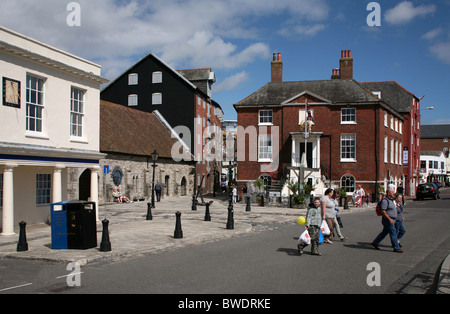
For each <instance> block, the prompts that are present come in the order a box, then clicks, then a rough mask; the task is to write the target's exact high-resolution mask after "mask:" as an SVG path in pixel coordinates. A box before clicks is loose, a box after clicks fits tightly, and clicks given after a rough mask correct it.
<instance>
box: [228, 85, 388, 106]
mask: <svg viewBox="0 0 450 314" xmlns="http://www.w3.org/2000/svg"><path fill="white" fill-rule="evenodd" d="M303 92H309V93H313V94H315V95H317V96H319V97H321V98H322V99H326V100H327V101H329V102H331V103H336V104H338V103H369V102H370V103H374V102H377V101H379V100H378V98H377V97H376V96H374V95H373V94H372V93H371V92H370V91H369V90H367V89H365V88H363V87H362V86H361V85H360V84H359V83H358V82H356V81H355V80H353V79H343V80H320V81H295V82H270V83H268V84H266V85H264V86H263V87H261V88H260V89H259V90H257V91H256V92H255V93H253V94H252V95H250V96H249V97H247V98H245V99H244V100H242V101H240V102H238V103H237V104H236V105H235V106H253V105H280V104H282V103H283V102H285V101H286V100H288V99H291V98H293V97H295V96H297V95H299V94H301V93H303Z"/></svg>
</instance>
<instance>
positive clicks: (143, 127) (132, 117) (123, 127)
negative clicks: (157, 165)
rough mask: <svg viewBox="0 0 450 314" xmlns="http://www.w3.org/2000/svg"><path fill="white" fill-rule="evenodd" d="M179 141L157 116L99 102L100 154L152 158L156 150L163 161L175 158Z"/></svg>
mask: <svg viewBox="0 0 450 314" xmlns="http://www.w3.org/2000/svg"><path fill="white" fill-rule="evenodd" d="M176 142H177V139H175V138H172V137H171V133H170V130H169V129H168V128H166V127H165V126H164V124H163V123H161V121H160V120H159V119H158V118H157V116H156V115H155V114H154V113H148V112H143V111H140V110H136V109H132V108H128V107H126V106H121V105H118V104H114V103H111V102H107V101H103V100H102V101H101V102H100V151H101V152H103V153H120V154H128V155H137V156H151V154H152V153H153V151H154V150H155V149H156V150H157V151H158V154H159V156H160V158H172V157H171V150H172V146H173V145H174V144H175V143H176Z"/></svg>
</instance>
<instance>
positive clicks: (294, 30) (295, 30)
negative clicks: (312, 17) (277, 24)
mask: <svg viewBox="0 0 450 314" xmlns="http://www.w3.org/2000/svg"><path fill="white" fill-rule="evenodd" d="M324 29H325V25H324V24H315V25H295V26H291V27H286V28H283V29H281V30H280V34H282V35H285V36H289V35H294V36H297V35H300V36H306V37H314V36H315V35H316V34H317V33H318V32H320V31H322V30H324Z"/></svg>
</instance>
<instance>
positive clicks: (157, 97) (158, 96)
mask: <svg viewBox="0 0 450 314" xmlns="http://www.w3.org/2000/svg"><path fill="white" fill-rule="evenodd" d="M162 101H163V100H162V93H153V94H152V105H153V106H157V105H162Z"/></svg>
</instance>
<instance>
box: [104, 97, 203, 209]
mask: <svg viewBox="0 0 450 314" xmlns="http://www.w3.org/2000/svg"><path fill="white" fill-rule="evenodd" d="M100 112H101V115H100V117H101V121H100V151H101V152H102V153H104V154H105V158H104V159H102V160H101V162H100V165H101V168H102V169H103V167H104V166H108V167H109V169H110V173H109V174H106V175H102V176H100V181H99V182H100V183H99V185H100V195H99V200H100V202H103V201H105V200H106V202H108V203H110V202H113V201H115V199H114V197H113V195H112V192H113V190H114V189H117V188H120V191H121V193H122V194H123V195H124V196H126V197H128V198H129V199H130V200H132V201H143V200H148V199H150V198H151V194H152V183H153V161H152V153H153V152H154V151H155V150H156V152H157V153H158V155H159V156H158V159H157V160H156V162H155V165H156V167H155V169H154V170H155V181H154V183H155V184H156V183H157V182H159V183H161V184H162V187H163V190H162V194H161V195H162V198H165V197H177V196H184V195H191V194H192V192H193V190H194V184H195V183H194V174H195V162H194V160H193V156H192V155H191V160H187V161H185V160H180V161H175V160H173V158H172V150H173V149H177V148H178V147H180V146H181V145H183V143H181V141H180V140H179V138H178V137H177V135H176V134H175V131H174V130H173V129H171V127H170V126H169V125H168V123H167V122H166V121H165V120H164V118H163V117H162V116H161V114H160V113H159V112H158V111H154V112H153V113H147V112H142V111H139V110H135V109H132V108H128V107H125V106H121V105H118V104H114V103H110V102H106V101H101V111H100ZM105 190H106V196H105ZM105 197H106V199H105Z"/></svg>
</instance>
